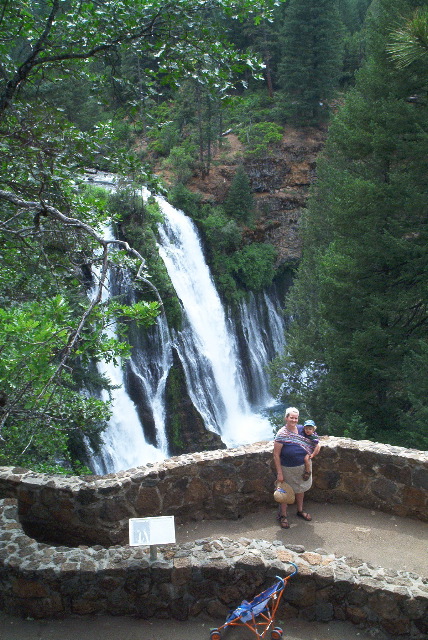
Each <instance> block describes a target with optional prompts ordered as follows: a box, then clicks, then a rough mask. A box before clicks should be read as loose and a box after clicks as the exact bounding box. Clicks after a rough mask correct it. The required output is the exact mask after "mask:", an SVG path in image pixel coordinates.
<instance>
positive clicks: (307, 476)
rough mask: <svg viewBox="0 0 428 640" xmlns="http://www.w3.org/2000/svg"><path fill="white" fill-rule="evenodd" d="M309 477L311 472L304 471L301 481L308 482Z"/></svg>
mask: <svg viewBox="0 0 428 640" xmlns="http://www.w3.org/2000/svg"><path fill="white" fill-rule="evenodd" d="M310 477H311V472H310V471H304V472H303V474H302V478H303V480H309V478H310Z"/></svg>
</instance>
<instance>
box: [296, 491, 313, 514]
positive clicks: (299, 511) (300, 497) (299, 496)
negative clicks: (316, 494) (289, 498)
mask: <svg viewBox="0 0 428 640" xmlns="http://www.w3.org/2000/svg"><path fill="white" fill-rule="evenodd" d="M304 495H305V494H304V493H296V505H297V515H298V516H299V517H300V518H303V520H308V521H309V520H312V517H311V516H310V515H309V513H306V512H305V511H303V497H304Z"/></svg>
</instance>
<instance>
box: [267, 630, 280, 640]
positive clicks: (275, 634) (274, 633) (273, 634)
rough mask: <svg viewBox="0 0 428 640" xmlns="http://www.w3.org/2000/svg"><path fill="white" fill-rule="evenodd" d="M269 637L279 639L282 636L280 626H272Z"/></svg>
mask: <svg viewBox="0 0 428 640" xmlns="http://www.w3.org/2000/svg"><path fill="white" fill-rule="evenodd" d="M270 637H271V638H272V640H281V638H282V629H281V627H274V628H273V629H272V631H271V634H270Z"/></svg>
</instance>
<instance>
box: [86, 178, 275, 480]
mask: <svg viewBox="0 0 428 640" xmlns="http://www.w3.org/2000/svg"><path fill="white" fill-rule="evenodd" d="M91 182H93V183H94V184H102V185H103V186H106V187H107V188H112V187H111V185H109V179H108V176H107V177H105V176H104V177H102V179H101V180H98V178H97V176H95V177H93V178H92V179H91ZM113 188H114V187H113ZM142 195H143V197H144V198H148V197H149V195H150V194H149V192H148V191H147V190H146V189H143V190H142ZM156 200H157V202H158V204H159V207H160V209H161V211H162V213H163V222H162V223H160V224H159V226H158V229H159V243H158V250H159V254H160V257H161V258H162V260H163V261H164V263H165V266H166V269H167V271H168V274H169V277H170V279H171V282H172V284H173V286H174V288H175V291H176V293H177V296H178V298H179V300H180V302H181V307H182V315H183V319H182V326H181V329H180V330H179V331H178V330H170V329H169V328H168V326H167V323H166V320H165V317H164V316H159V317H158V319H157V322H156V325H154V326H153V327H151V328H150V329H148V330H145V331H142V330H139V329H138V328H136V327H135V326H134V327H132V328H131V330H130V331H129V334H128V335H129V340H130V343H131V345H132V354H131V358H130V359H129V360H128V361H127V362H126V363H125V365H124V366H122V365H119V366H116V367H115V366H114V365H113V364H112V363H106V362H103V363H100V365H99V367H100V371H101V372H102V373H103V374H104V375H105V376H106V377H108V378H109V379H110V380H111V382H112V384H113V385H114V386H115V387H116V386H117V388H116V389H113V390H112V392H111V400H112V411H113V414H112V417H111V420H110V422H109V425H108V428H107V430H106V431H105V432H104V433H103V440H104V446H103V448H102V451H101V454H100V455H99V456H93V465H92V466H93V470H94V471H95V473H99V474H102V473H111V472H116V471H119V470H122V469H127V468H130V467H135V466H139V465H142V464H146V463H147V462H154V461H156V460H160V459H164V458H166V457H168V442H167V440H166V436H165V401H164V392H165V385H166V381H167V377H168V372H169V370H170V367H171V365H172V348H173V347H174V348H175V350H176V351H177V354H178V356H179V358H180V361H181V363H182V365H183V370H184V373H185V377H186V385H187V390H188V393H189V396H190V398H191V400H192V402H193V404H194V406H195V407H196V409H197V410H198V411H199V413H200V414H201V416H202V418H203V420H204V423H205V426H206V428H207V429H209V430H211V431H213V432H215V433H218V434H220V436H221V439H222V440H223V442H224V443H225V444H226V445H227V446H229V447H231V446H238V445H241V444H248V443H253V442H257V441H260V440H266V439H271V438H272V427H271V424H270V422H269V421H268V419H267V418H266V416H264V415H263V413H262V411H263V409H265V408H266V407H269V406H271V405H273V404H274V401H273V399H272V397H271V396H270V394H269V389H268V382H267V374H266V371H265V367H266V365H267V364H268V363H269V361H270V360H271V359H272V358H273V357H274V356H275V355H277V354H278V353H280V352H281V350H282V348H283V344H284V338H283V335H284V321H283V317H282V313H281V309H280V305H279V302H278V299H279V298H278V295H277V293H276V291H275V290H274V289H273V288H272V289H271V290H270V291H269V292H264V293H259V294H250V295H249V297H248V300H244V301H242V302H241V303H240V304H239V307H238V309H237V311H235V312H234V313H232V312H231V310H230V309H225V308H224V307H223V305H222V302H221V300H220V297H219V295H218V293H217V291H216V288H215V285H214V282H213V279H212V277H211V274H210V271H209V268H208V266H207V264H206V262H205V258H204V255H203V251H202V247H201V243H200V240H199V236H198V233H197V230H196V227H195V226H194V224H193V222H192V221H191V220H190V218H188V217H187V216H186V215H185V214H184V213H183V212H181V211H178V210H176V209H175V208H174V207H172V206H171V205H170V204H169V203H168V202H166V200H165V199H164V198H162V197H157V198H156ZM109 232H110V233H111V230H110V231H109ZM106 295H120V296H121V297H122V298H123V297H126V299H127V303H128V304H129V303H131V302H132V300H133V292H132V288H131V286H130V283H129V282H128V281H127V278H126V277H125V278H124V279H123V278H122V279H118V278H117V277H116V275H115V273H114V272H113V271H110V273H109V284H108V292H107V293H106ZM111 332H112V333H111V335H115V327H112V328H111ZM103 399H108V395H107V393H104V394H103Z"/></svg>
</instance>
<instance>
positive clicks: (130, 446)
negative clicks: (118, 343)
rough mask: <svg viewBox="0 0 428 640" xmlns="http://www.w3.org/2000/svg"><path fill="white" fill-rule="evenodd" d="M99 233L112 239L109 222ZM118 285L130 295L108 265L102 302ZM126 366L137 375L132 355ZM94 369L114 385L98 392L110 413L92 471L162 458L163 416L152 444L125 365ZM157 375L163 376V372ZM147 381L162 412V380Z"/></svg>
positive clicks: (105, 178)
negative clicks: (156, 443) (108, 404)
mask: <svg viewBox="0 0 428 640" xmlns="http://www.w3.org/2000/svg"><path fill="white" fill-rule="evenodd" d="M112 179H113V177H112V176H110V175H109V174H102V176H100V175H97V176H96V180H95V179H93V180H92V182H94V183H98V184H102V186H103V187H106V188H110V189H112V188H114V186H113V185H112ZM102 234H103V237H104V239H105V240H113V239H114V234H113V230H112V227H111V225H105V226H104V228H103V231H102ZM99 275H100V270H99V269H94V273H93V276H94V281H95V282H94V286H93V288H92V291H91V295H92V297H93V296H94V295H95V292H96V287H97V281H98V278H99ZM118 288H122V289H123V288H125V289H126V290H127V293H128V294H129V296H130V297H131V298H133V293H132V289H131V287H130V282H129V280H128V279H127V274H126V272H125V276H124V280H123V282H122V283H121V287H120V286H119V283H118V282H117V281H116V278H115V274H114V271H113V269H109V271H108V274H107V280H106V283H105V286H104V289H103V291H102V302H105V301H106V300H108V298H109V297H110V296H111V295H112V292H113V291H114V290H115V289H116V291H114V292H115V293H117V289H118ZM131 301H132V300H131ZM162 329H163V330H164V329H165V328H164V327H162V326H161V331H162ZM105 332H106V335H107V337H108V338H116V337H117V328H116V325H115V323H112V324H110V325H109V326H108V327H107V328H106V331H105ZM163 351H164V350H163ZM161 362H162V363H163V364H164V365H165V368H166V369H167V370H169V367H170V366H171V362H169V366H168V362H167V361H166V360H165V357H164V358H163V360H161ZM127 366H131V367H132V368H133V369H134V371H135V373H136V375H139V366H138V363H135V362H134V361H133V359H132V358H131V359H130V361H129V362H128V363H127ZM97 369H98V371H99V373H100V374H102V375H103V376H104V377H105V378H106V379H108V380H109V381H110V383H111V385H112V386H113V389H111V391H110V392H109V391H107V390H105V389H104V390H102V392H101V399H102V400H104V401H109V400H110V402H111V411H112V414H111V417H110V419H109V423H108V426H107V429H106V430H105V431H104V432H103V434H102V439H103V445H102V448H101V451H100V453H99V454H93V453H92V468H93V471H94V473H96V474H99V475H102V474H105V473H112V472H116V471H121V470H125V469H130V468H132V467H137V466H140V465H142V464H145V463H147V462H155V461H156V460H162V459H163V458H165V457H166V453H167V443H166V438H165V433H164V429H163V422H162V419H160V420H159V419H158V421H157V424H158V426H159V433H160V438H159V446H153V445H152V444H150V443H148V442H147V440H146V438H145V435H144V431H143V427H142V424H141V420H140V417H139V414H138V409H137V407H136V405H135V403H134V402H133V401H132V399H131V397H130V395H129V393H128V391H127V389H126V379H125V373H124V365H123V363H122V362H121V361H120V359H119V360H118V362H117V364H115V363H114V362H113V361H112V360H110V361H106V360H101V361H100V362H98V363H97ZM166 375H167V371H166V372H165V373H164V374H163V377H164V378H165V379H166ZM160 377H162V375H161V376H160ZM141 378H142V379H143V380H144V381H145V378H144V376H141ZM150 382H151V384H150ZM150 382H147V387H148V388H149V389H150V391H149V394H148V395H149V397H150V399H151V401H152V403H153V407H154V412H153V413H154V415H159V414H161V413H162V409H161V408H159V396H160V395H162V384H160V385H158V386H160V389H157V388H156V384H155V383H154V382H153V376H152V379H151V381H150ZM163 386H164V384H163ZM88 448H89V447H88Z"/></svg>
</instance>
